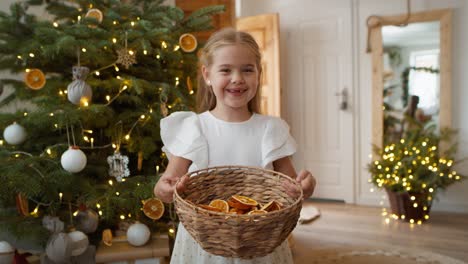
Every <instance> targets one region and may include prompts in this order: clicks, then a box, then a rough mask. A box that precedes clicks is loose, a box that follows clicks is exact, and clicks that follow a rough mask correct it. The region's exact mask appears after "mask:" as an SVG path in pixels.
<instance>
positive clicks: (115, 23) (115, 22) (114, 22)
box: [112, 20, 117, 43]
mask: <svg viewBox="0 0 468 264" xmlns="http://www.w3.org/2000/svg"><path fill="white" fill-rule="evenodd" d="M112 24H113V25H117V21H115V20H114V21H113V22H112ZM114 43H115V42H114Z"/></svg>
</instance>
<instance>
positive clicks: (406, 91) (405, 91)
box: [401, 66, 439, 106]
mask: <svg viewBox="0 0 468 264" xmlns="http://www.w3.org/2000/svg"><path fill="white" fill-rule="evenodd" d="M411 70H413V71H425V72H429V73H434V74H436V73H437V74H438V73H439V69H435V68H432V67H414V66H410V67H406V68H405V69H404V70H403V72H402V73H401V82H402V84H401V88H402V89H403V95H402V96H401V99H402V100H403V105H405V106H406V105H408V96H409V83H408V82H409V74H410V72H411Z"/></svg>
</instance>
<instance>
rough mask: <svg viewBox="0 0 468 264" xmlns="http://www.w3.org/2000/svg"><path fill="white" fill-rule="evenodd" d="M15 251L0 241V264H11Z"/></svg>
mask: <svg viewBox="0 0 468 264" xmlns="http://www.w3.org/2000/svg"><path fill="white" fill-rule="evenodd" d="M14 257H15V249H14V248H13V247H12V246H11V245H10V243H8V242H6V241H0V263H13V258H14Z"/></svg>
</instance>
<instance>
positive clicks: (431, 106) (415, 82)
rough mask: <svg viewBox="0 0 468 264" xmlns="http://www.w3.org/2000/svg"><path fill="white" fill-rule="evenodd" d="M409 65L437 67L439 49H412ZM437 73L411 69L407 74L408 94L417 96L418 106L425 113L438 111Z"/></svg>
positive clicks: (430, 113)
mask: <svg viewBox="0 0 468 264" xmlns="http://www.w3.org/2000/svg"><path fill="white" fill-rule="evenodd" d="M410 65H411V66H413V67H428V68H433V69H439V68H440V67H439V50H438V49H436V50H424V51H414V52H411V53H410ZM439 86H440V85H439V74H434V73H430V72H426V71H414V70H413V71H411V72H410V75H409V94H410V95H417V96H419V105H418V107H419V108H421V109H423V111H424V113H425V114H429V115H432V114H436V113H438V111H439V90H440V89H439Z"/></svg>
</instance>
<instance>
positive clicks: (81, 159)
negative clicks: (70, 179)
mask: <svg viewBox="0 0 468 264" xmlns="http://www.w3.org/2000/svg"><path fill="white" fill-rule="evenodd" d="M86 162H87V159H86V155H85V154H84V153H83V151H81V150H80V149H79V148H78V147H76V146H71V147H70V148H69V149H68V150H67V151H65V152H64V153H63V154H62V157H61V159H60V163H61V164H62V167H63V168H64V169H65V170H66V171H68V172H71V173H76V172H80V171H82V170H83V169H84V167H86Z"/></svg>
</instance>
